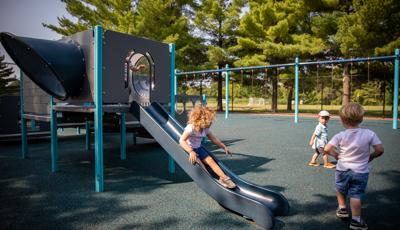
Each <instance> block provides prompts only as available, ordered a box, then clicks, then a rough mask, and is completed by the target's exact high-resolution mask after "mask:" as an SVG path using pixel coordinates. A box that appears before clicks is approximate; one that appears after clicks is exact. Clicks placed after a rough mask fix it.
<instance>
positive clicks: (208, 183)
mask: <svg viewBox="0 0 400 230" xmlns="http://www.w3.org/2000/svg"><path fill="white" fill-rule="evenodd" d="M131 112H132V113H133V115H135V116H136V117H137V119H138V120H140V123H141V124H142V125H143V127H144V128H145V129H146V130H147V131H148V132H149V133H150V134H151V135H152V136H153V137H154V139H155V140H156V141H157V142H158V143H159V144H160V145H161V146H162V147H163V148H164V149H165V150H166V151H167V152H168V154H169V155H170V156H171V157H172V158H173V159H174V160H175V162H176V163H177V164H178V165H179V166H180V167H181V168H182V169H183V170H184V171H185V172H186V173H187V174H188V175H189V176H190V177H191V178H192V179H193V180H194V181H195V182H196V183H197V185H198V186H199V187H200V188H201V189H202V190H203V191H205V192H206V193H207V194H208V195H209V196H211V197H212V198H213V199H214V200H216V201H217V202H218V203H219V204H220V205H222V206H223V207H225V208H227V209H229V210H231V211H233V212H235V213H238V214H240V215H242V216H245V217H246V218H250V219H252V220H254V222H255V223H256V224H258V225H260V226H261V227H263V228H266V229H270V228H272V226H273V225H274V216H275V215H286V214H288V212H289V203H288V201H287V200H286V198H285V197H284V196H282V195H281V194H280V193H278V192H275V191H272V190H269V189H266V188H263V187H260V186H257V185H255V184H252V183H249V182H247V181H245V180H243V179H241V178H239V177H238V176H237V175H235V174H234V173H233V172H232V171H230V170H229V169H228V168H227V167H226V166H225V165H223V164H222V163H221V162H220V161H219V160H218V159H217V158H216V157H215V156H214V155H213V154H212V153H209V155H210V156H211V157H212V158H213V159H214V160H215V162H217V164H218V165H219V166H220V167H221V168H222V169H223V170H224V172H225V173H226V174H227V175H228V176H229V177H230V178H231V179H232V180H233V181H234V182H235V183H236V185H237V187H236V188H235V189H227V188H225V187H224V186H222V185H221V184H220V183H218V181H217V178H216V177H215V175H213V174H212V173H209V172H207V170H205V169H203V168H202V167H201V166H200V165H198V164H195V165H192V164H190V163H189V161H188V154H187V153H186V152H185V151H184V150H183V149H182V148H181V147H180V146H179V138H180V136H181V134H182V132H183V127H182V126H181V125H180V124H179V123H178V122H177V121H176V120H175V119H174V118H172V117H171V116H169V114H168V112H167V111H165V109H164V108H163V107H162V106H161V105H160V104H158V103H156V102H153V103H152V104H151V105H150V106H148V107H142V106H140V105H139V104H137V103H136V102H133V104H132V106H131Z"/></svg>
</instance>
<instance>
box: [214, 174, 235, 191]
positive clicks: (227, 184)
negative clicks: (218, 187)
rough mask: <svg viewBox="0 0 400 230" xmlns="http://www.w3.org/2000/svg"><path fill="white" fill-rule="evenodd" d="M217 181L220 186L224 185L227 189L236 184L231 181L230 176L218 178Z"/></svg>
mask: <svg viewBox="0 0 400 230" xmlns="http://www.w3.org/2000/svg"><path fill="white" fill-rule="evenodd" d="M218 181H219V183H220V184H222V186H224V187H225V188H229V189H233V188H236V184H235V183H233V181H232V180H231V178H229V177H227V178H225V179H222V178H219V180H218Z"/></svg>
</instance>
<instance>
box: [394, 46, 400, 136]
mask: <svg viewBox="0 0 400 230" xmlns="http://www.w3.org/2000/svg"><path fill="white" fill-rule="evenodd" d="M395 55H396V58H395V59H394V83H393V129H397V128H398V126H397V119H398V115H399V60H400V51H399V49H396V50H395Z"/></svg>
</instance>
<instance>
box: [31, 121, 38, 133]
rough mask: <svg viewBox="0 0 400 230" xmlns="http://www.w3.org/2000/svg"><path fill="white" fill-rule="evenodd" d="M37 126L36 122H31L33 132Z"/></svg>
mask: <svg viewBox="0 0 400 230" xmlns="http://www.w3.org/2000/svg"><path fill="white" fill-rule="evenodd" d="M36 129H37V126H36V120H31V130H32V131H36Z"/></svg>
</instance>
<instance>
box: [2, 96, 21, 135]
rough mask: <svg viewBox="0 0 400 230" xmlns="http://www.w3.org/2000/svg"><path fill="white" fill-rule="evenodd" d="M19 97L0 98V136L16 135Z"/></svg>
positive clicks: (17, 130)
mask: <svg viewBox="0 0 400 230" xmlns="http://www.w3.org/2000/svg"><path fill="white" fill-rule="evenodd" d="M18 115H19V96H1V97H0V134H10V133H18V132H19V125H18Z"/></svg>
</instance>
